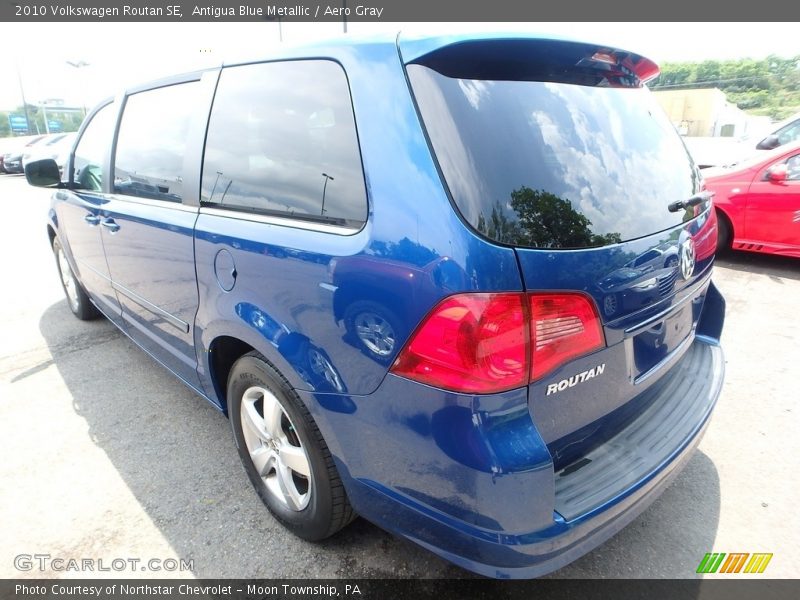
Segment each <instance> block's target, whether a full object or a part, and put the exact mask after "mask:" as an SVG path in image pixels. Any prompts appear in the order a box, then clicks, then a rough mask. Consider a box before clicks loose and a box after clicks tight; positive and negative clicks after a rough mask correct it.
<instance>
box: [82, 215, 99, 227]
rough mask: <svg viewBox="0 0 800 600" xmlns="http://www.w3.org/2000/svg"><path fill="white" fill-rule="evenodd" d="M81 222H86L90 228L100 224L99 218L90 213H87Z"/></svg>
mask: <svg viewBox="0 0 800 600" xmlns="http://www.w3.org/2000/svg"><path fill="white" fill-rule="evenodd" d="M83 220H84V221H86V222H87V223H88V224H89V225H91V226H92V227H94V226H96V225H98V224H99V223H100V217H98V216H96V215H93V214H92V213H89V214H88V215H86V216H85V217H83Z"/></svg>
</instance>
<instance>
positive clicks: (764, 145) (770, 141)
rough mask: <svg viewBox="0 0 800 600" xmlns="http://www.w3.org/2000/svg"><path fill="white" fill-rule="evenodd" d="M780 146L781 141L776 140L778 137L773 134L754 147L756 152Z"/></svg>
mask: <svg viewBox="0 0 800 600" xmlns="http://www.w3.org/2000/svg"><path fill="white" fill-rule="evenodd" d="M780 145H781V141H780V140H779V139H778V136H777V135H775V134H774V133H771V134H769V135H768V136H767V137H765V138H764V139H763V140H761V141H760V142H758V145H757V146H756V150H774V149H775V148H777V147H778V146H780Z"/></svg>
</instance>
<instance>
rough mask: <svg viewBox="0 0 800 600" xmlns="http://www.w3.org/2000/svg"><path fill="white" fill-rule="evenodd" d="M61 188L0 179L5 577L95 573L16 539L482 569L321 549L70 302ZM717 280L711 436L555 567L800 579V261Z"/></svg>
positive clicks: (187, 400)
mask: <svg viewBox="0 0 800 600" xmlns="http://www.w3.org/2000/svg"><path fill="white" fill-rule="evenodd" d="M48 199H49V193H48V192H47V191H46V190H37V189H33V188H30V187H28V186H27V184H26V182H25V180H24V178H23V177H21V176H10V175H0V206H2V210H3V218H2V219H0V256H2V261H3V263H2V264H3V270H2V275H3V283H2V290H3V292H2V303H0V326H1V327H2V333H3V335H2V336H0V427H2V435H0V444H2V446H1V448H2V456H3V457H4V460H3V461H2V464H0V577H3V578H11V577H41V576H46V577H64V576H69V577H75V576H80V575H81V574H78V573H65V572H61V571H56V570H53V569H52V568H48V569H46V570H45V571H44V572H40V571H38V570H31V571H19V570H17V569H16V568H15V566H14V557H15V556H18V555H20V554H50V555H51V556H52V557H64V558H77V559H81V558H92V559H95V560H97V559H104V560H105V561H107V563H106V564H108V563H110V561H111V560H112V559H114V558H122V559H126V560H127V559H140V560H141V561H143V562H146V561H148V560H149V559H152V558H155V559H159V560H162V561H163V560H164V559H170V558H174V559H183V560H185V561H190V562H191V568H190V569H187V570H184V571H180V570H176V571H169V572H165V571H159V572H152V571H142V570H141V566H138V565H137V568H136V569H135V570H131V569H130V568H126V570H124V571H121V572H110V573H109V572H106V573H83V574H82V575H83V576H85V577H91V576H94V575H98V576H117V577H119V576H130V577H153V576H156V577H173V576H174V577H247V578H251V577H252V578H272V577H326V578H327V577H331V578H337V577H342V578H355V577H413V578H439V577H458V578H462V577H469V576H470V575H469V574H468V573H466V572H465V571H462V570H461V569H459V568H457V567H454V566H452V565H450V564H449V563H447V562H445V561H443V560H441V559H439V558H437V557H435V556H434V555H433V554H431V553H429V552H428V551H426V550H424V549H422V548H420V547H417V546H416V545H415V544H413V543H411V542H408V541H405V540H403V539H400V538H396V537H394V536H392V535H390V534H388V533H386V532H384V531H382V530H380V529H378V528H377V527H374V526H373V525H371V524H369V523H367V522H365V521H363V520H360V519H359V520H357V521H356V522H355V523H353V524H352V525H351V526H349V527H348V528H347V529H346V530H344V531H342V532H341V533H340V534H339V535H337V536H335V537H334V538H332V539H330V540H328V541H326V542H323V543H321V544H311V543H308V542H304V541H302V540H299V539H297V538H295V537H293V536H292V535H291V534H289V533H288V532H287V531H286V530H284V529H283V528H282V527H281V526H280V525H278V524H277V523H276V522H275V521H274V520H273V519H272V517H271V516H270V515H269V513H268V512H267V511H266V509H265V508H264V507H263V505H262V504H261V503H260V501H259V500H258V498H257V497H256V494H255V493H254V492H253V490H252V489H251V486H250V483H249V482H248V480H247V478H246V476H245V474H244V472H243V470H242V468H241V466H240V463H239V459H238V456H237V454H236V450H235V447H234V444H233V440H232V436H231V432H230V427H229V424H228V421H227V419H226V418H225V417H224V416H223V415H221V414H220V413H218V412H217V411H216V410H215V409H214V408H213V407H212V406H211V405H210V404H208V403H207V402H206V401H205V400H203V399H201V398H200V397H198V396H196V395H194V394H193V393H192V392H191V391H190V390H189V389H188V388H186V387H185V386H184V385H183V384H181V383H180V382H179V381H178V380H177V379H175V378H174V377H173V376H172V375H171V374H170V373H168V372H167V371H166V370H164V369H162V368H161V367H159V366H158V365H157V364H156V363H154V362H153V360H152V359H150V358H149V357H148V356H147V355H146V354H145V353H144V352H142V351H141V350H139V349H138V348H137V347H136V346H135V345H134V344H133V343H132V342H130V341H129V340H128V339H127V338H126V337H125V336H124V335H122V334H121V333H119V332H118V331H117V330H116V329H115V328H114V327H113V326H112V325H111V324H110V323H108V322H107V321H105V320H102V319H101V320H97V321H92V322H88V323H86V322H81V321H78V320H77V319H75V318H74V317H73V316H72V314H71V313H70V311H69V308H68V307H67V304H66V301H65V300H64V297H63V294H62V291H61V287H60V285H59V282H58V277H57V274H56V269H55V265H54V261H53V259H52V255H51V253H50V249H49V247H48V244H47V236H46V233H45V216H46V211H47V207H48V203H49V200H48ZM715 280H716V283H717V285H718V287H719V288H720V290H721V291H722V293H723V295H724V296H725V298H726V300H727V321H726V326H725V331H724V333H723V340H722V341H723V346H724V350H725V354H726V368H727V378H726V382H725V388H724V390H723V394H722V397H721V398H720V401H719V404H718V406H717V409H716V412H715V414H714V417H713V420H712V423H711V425H710V427H709V430H708V433H707V434H706V436H705V438H704V439H703V441H702V442H701V444H700V447H699V450H698V451H697V452H696V453H695V454H694V456H693V457H692V459H691V461H690V462H689V463H688V466H687V467H686V469H685V470H684V471H683V472H682V473H681V474H680V476H679V477H678V478H677V479H676V480H675V482H674V483H673V485H672V486H671V487H670V488H669V489H668V490H667V491H666V492H665V493H664V494H663V496H662V497H661V498H659V499H658V500H657V501H656V502H655V503H654V504H653V505H652V506H651V507H650V508H649V509H648V510H647V511H646V512H645V513H644V514H642V515H641V516H640V517H639V518H638V519H637V520H635V521H634V522H633V523H632V524H631V525H630V526H629V527H627V528H626V529H625V530H623V531H622V532H621V533H619V534H618V535H617V536H615V537H614V538H612V539H611V540H609V541H608V542H607V543H606V544H604V545H602V546H600V547H599V548H597V549H596V550H594V551H593V552H591V553H590V554H588V555H586V556H584V557H583V558H581V559H579V560H578V561H576V562H574V563H572V564H571V565H569V566H567V567H565V568H563V569H561V570H559V571H557V572H555V573H553V574H552V575H551V577H566V578H578V577H580V578H583V577H603V578H621V577H642V578H652V577H670V578H689V577H696V575H695V569H696V568H697V565H698V564H699V562H700V560H701V559H702V558H703V555H704V554H705V553H706V552H712V551H713V552H751V553H754V552H771V553H773V554H774V556H773V559H772V561H771V562H770V564H769V566H768V568H767V570H766V571H765V573H764V575H761V576H760V577H783V578H787V577H797V576H798V567H797V565H798V564H800V542H798V536H797V532H798V531H800V511H798V510H797V506H796V504H797V501H798V498H800V477H798V475H797V474H798V472H800V401H799V400H798V399H800V393H798V383H800V381H799V378H798V363H800V319H798V309H799V308H800V306H799V301H800V260H791V259H781V258H775V257H762V256H755V255H746V254H738V253H734V254H729V255H726V256H723V257H721V258H720V259H719V260H718V262H717V267H716V274H715ZM128 564H129V565H130V564H131V563H128ZM741 576H742V575H733V577H741ZM707 577H722V575H712V576H707Z"/></svg>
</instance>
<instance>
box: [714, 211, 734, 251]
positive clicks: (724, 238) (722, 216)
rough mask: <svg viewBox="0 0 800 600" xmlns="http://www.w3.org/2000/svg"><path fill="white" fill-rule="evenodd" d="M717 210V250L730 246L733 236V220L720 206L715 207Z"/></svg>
mask: <svg viewBox="0 0 800 600" xmlns="http://www.w3.org/2000/svg"><path fill="white" fill-rule="evenodd" d="M715 210H716V211H717V251H718V252H719V251H721V250H727V249H728V248H731V247H732V242H733V238H734V229H733V221H732V220H731V218H730V217H729V216H728V214H727V213H726V212H725V211H724V210H723V209H721V208H720V207H718V206H717V207H715Z"/></svg>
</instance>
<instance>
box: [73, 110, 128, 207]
mask: <svg viewBox="0 0 800 600" xmlns="http://www.w3.org/2000/svg"><path fill="white" fill-rule="evenodd" d="M114 108H115V106H114V104H106V105H105V106H104V107H103V108H101V109H100V110H99V111H97V112H96V113H95V114H94V116H93V117H92V120H91V121H89V124H88V125H87V126H86V129H84V131H83V135H82V136H81V139H80V141H79V142H78V147H77V148H75V159H74V161H73V163H72V164H73V181H74V183H75V186H76V187H77V189H81V190H89V191H92V192H99V191H102V189H103V179H104V177H103V176H104V173H103V169H104V168H105V161H106V153H107V152H108V149H109V148H110V147H111V138H112V136H113V133H114V118H115V117H116V114H117V113H116V111H115V110H114Z"/></svg>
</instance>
